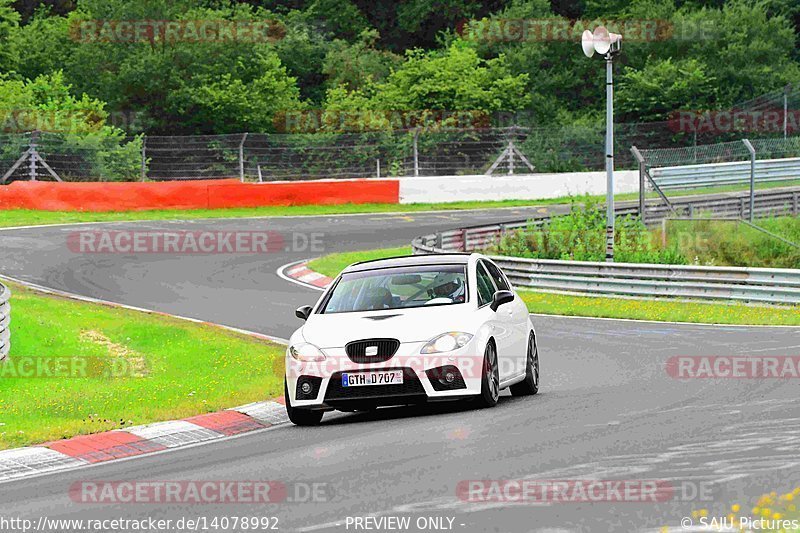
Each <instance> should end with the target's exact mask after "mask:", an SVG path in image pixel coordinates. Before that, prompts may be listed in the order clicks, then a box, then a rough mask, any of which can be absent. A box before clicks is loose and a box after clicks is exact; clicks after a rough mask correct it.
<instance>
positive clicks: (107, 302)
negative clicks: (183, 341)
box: [0, 274, 289, 344]
mask: <svg viewBox="0 0 800 533" xmlns="http://www.w3.org/2000/svg"><path fill="white" fill-rule="evenodd" d="M0 279H5V280H8V281H11V282H13V283H17V284H19V285H22V286H25V287H28V288H30V289H32V290H35V291H37V292H43V293H45V294H52V295H54V296H61V297H62V298H69V299H70V300H79V301H81V302H88V303H94V304H100V305H108V306H111V307H119V308H122V309H129V310H131V311H138V312H140V313H147V314H149V315H164V316H168V317H171V318H177V319H178V320H185V321H187V322H194V323H195V324H209V325H211V326H215V327H218V328H222V329H225V330H228V331H233V332H235V333H241V334H244V335H249V336H251V337H256V338H262V339H267V340H270V341H272V342H275V343H278V344H289V340H288V339H284V338H282V337H275V336H273V335H267V334H266V333H258V332H255V331H250V330H246V329H242V328H237V327H235V326H228V325H225V324H218V323H215V322H209V321H208V320H202V319H200V318H194V317H188V316H182V315H174V314H172V313H166V312H164V311H156V310H155V309H146V308H143V307H136V306H133V305H128V304H123V303H119V302H112V301H110V300H103V299H100V298H92V297H89V296H82V295H80V294H74V293H71V292H66V291H62V290H59V289H53V288H52V287H45V286H44V285H39V284H37V283H32V282H30V281H25V280H22V279H19V278H13V277H11V276H6V275H5V274H0Z"/></svg>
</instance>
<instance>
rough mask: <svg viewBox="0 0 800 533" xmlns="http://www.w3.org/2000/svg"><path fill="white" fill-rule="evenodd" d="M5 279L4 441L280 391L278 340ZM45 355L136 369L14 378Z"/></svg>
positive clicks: (189, 411)
mask: <svg viewBox="0 0 800 533" xmlns="http://www.w3.org/2000/svg"><path fill="white" fill-rule="evenodd" d="M8 285H9V286H10V288H11V289H12V291H13V296H12V300H11V303H12V322H11V331H12V346H11V353H10V356H9V358H10V361H11V363H10V365H11V366H9V363H8V362H6V363H0V376H2V377H0V385H1V386H0V424H2V425H0V448H10V447H18V446H24V445H29V444H34V443H41V442H45V441H48V440H55V439H61V438H65V437H70V436H74V435H78V434H87V433H95V432H100V431H106V430H111V429H119V428H124V427H126V426H129V425H133V424H145V423H149V422H155V421H159V420H172V419H176V418H183V417H187V416H191V415H196V414H202V413H207V412H213V411H218V410H221V409H225V408H229V407H234V406H236V405H242V404H246V403H249V402H253V401H259V400H265V399H269V398H274V397H276V396H279V395H280V394H282V392H283V379H282V375H283V353H284V348H283V347H281V346H278V345H276V344H273V343H269V342H266V341H261V340H258V339H254V338H252V337H249V336H246V335H241V334H237V333H234V332H230V331H227V330H224V329H221V328H218V327H214V326H210V325H203V324H195V323H191V322H186V321H182V320H178V319H172V318H169V317H164V316H159V315H150V314H147V313H140V312H136V311H129V310H124V309H117V308H114V307H110V306H104V305H98V304H90V303H84V302H78V301H73V300H68V299H64V298H59V297H54V296H49V295H42V294H39V293H36V292H33V291H31V290H29V289H26V288H23V287H20V286H18V285H15V284H8ZM42 357H64V358H75V359H76V360H81V361H82V360H86V361H90V364H89V368H90V369H91V368H98V366H97V363H99V368H107V365H108V364H110V363H111V361H114V362H115V363H116V364H117V368H131V369H136V374H138V376H136V375H134V376H130V375H129V374H131V373H130V372H128V373H125V374H126V375H128V377H114V378H107V377H101V376H99V375H96V374H97V373H92V374H93V376H90V377H85V376H81V377H61V378H55V377H37V378H32V377H9V376H11V375H12V374H11V373H10V372H9V370H10V368H22V367H21V366H19V365H20V364H21V363H22V362H23V361H26V360H28V361H33V360H37V358H42ZM84 358H86V359H84ZM123 362H124V363H125V365H120V364H119V363H123ZM3 365H5V366H3Z"/></svg>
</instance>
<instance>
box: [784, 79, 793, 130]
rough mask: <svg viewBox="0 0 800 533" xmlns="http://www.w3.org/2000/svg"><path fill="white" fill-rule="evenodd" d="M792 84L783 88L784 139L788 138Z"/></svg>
mask: <svg viewBox="0 0 800 533" xmlns="http://www.w3.org/2000/svg"><path fill="white" fill-rule="evenodd" d="M791 87H792V86H791V84H787V85H786V87H784V88H783V138H784V139H785V138H786V134H787V133H786V132H787V129H788V128H787V126H788V124H787V117H786V115H788V114H789V91H790V90H791Z"/></svg>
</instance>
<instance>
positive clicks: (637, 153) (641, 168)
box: [631, 146, 646, 224]
mask: <svg viewBox="0 0 800 533" xmlns="http://www.w3.org/2000/svg"><path fill="white" fill-rule="evenodd" d="M631 153H632V154H633V157H634V159H636V162H637V163H639V219H640V220H641V221H642V224H645V223H646V222H645V202H644V192H645V183H644V173H645V168H644V157H643V156H642V153H641V152H640V151H639V149H638V148H636V146H631Z"/></svg>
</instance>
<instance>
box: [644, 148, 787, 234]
mask: <svg viewBox="0 0 800 533" xmlns="http://www.w3.org/2000/svg"><path fill="white" fill-rule="evenodd" d="M631 153H632V154H633V155H634V157H635V158H636V159H637V161H638V163H639V173H640V188H641V190H640V198H639V203H640V210H642V212H643V213H644V215H645V218H647V215H648V213H655V212H658V211H663V210H664V209H670V210H673V211H674V204H675V203H676V199H677V198H680V197H681V196H685V195H687V194H689V193H697V192H709V193H719V194H726V193H729V192H735V191H742V190H749V191H750V192H751V197H750V199H749V202H745V201H744V200H743V202H742V205H741V207H740V212H739V214H738V216H739V217H741V218H750V219H751V220H752V216H753V211H754V209H753V205H752V203H753V200H752V193H754V192H755V191H756V190H760V189H771V188H777V187H787V186H797V185H800V137H786V138H782V137H778V138H760V139H741V140H738V141H730V142H720V143H714V144H708V145H699V146H690V147H675V148H661V149H644V150H639V149H638V148H637V147H636V146H634V147H632V149H631ZM748 203H749V205H746V204H748ZM793 212H796V207H795V208H794V211H793ZM674 214H675V215H677V216H684V215H687V214H688V215H689V216H691V215H692V213H677V212H675V213H674Z"/></svg>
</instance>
